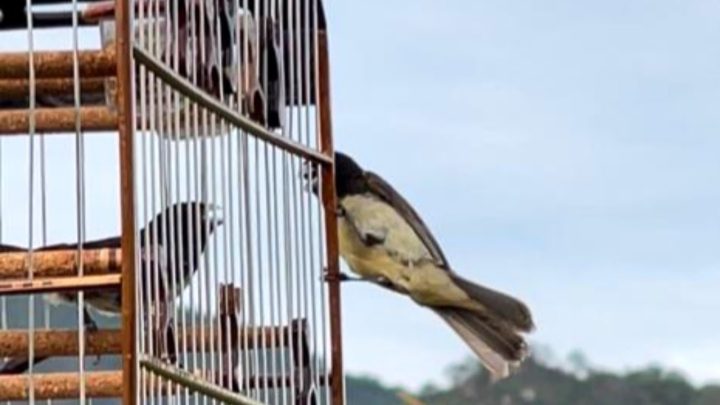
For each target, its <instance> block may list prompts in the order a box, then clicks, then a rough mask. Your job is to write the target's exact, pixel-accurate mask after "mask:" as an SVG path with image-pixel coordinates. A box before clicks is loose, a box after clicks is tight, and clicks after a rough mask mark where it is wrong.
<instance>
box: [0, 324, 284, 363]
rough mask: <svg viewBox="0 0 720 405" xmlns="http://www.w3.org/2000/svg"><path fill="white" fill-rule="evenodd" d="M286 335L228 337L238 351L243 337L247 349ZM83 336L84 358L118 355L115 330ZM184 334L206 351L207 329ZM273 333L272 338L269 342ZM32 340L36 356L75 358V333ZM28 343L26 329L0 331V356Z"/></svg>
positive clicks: (19, 353) (271, 330) (22, 350)
mask: <svg viewBox="0 0 720 405" xmlns="http://www.w3.org/2000/svg"><path fill="white" fill-rule="evenodd" d="M288 332H289V329H288V328H287V327H263V328H246V329H245V331H244V332H243V333H241V334H240V336H238V335H237V333H238V332H237V330H234V331H232V333H231V335H230V342H229V343H230V345H231V346H232V348H233V349H234V350H241V349H242V348H243V347H244V343H245V337H246V336H247V344H248V348H249V349H257V348H262V347H267V348H270V347H272V348H280V347H284V346H287V345H289V339H288V338H287V334H288ZM86 333H87V335H86V336H87V339H86V345H85V354H86V355H88V356H90V355H99V354H108V355H115V354H120V352H121V343H122V337H121V332H120V330H119V329H102V330H99V331H97V332H86ZM185 333H186V335H185V336H186V339H187V341H188V342H192V341H193V337H194V339H195V341H196V342H197V344H198V347H199V349H200V351H206V352H207V351H210V348H211V347H210V345H211V343H210V330H209V329H207V328H206V329H202V328H197V329H190V330H188V331H186V332H185ZM273 334H274V335H275V338H274V339H271V336H273ZM280 334H283V335H284V336H285V337H284V339H283V345H282V346H281V345H280V339H279V336H280ZM263 336H264V337H263ZM203 337H204V339H203ZM33 340H34V347H33V350H34V351H35V355H37V356H77V355H78V343H79V341H78V333H77V331H76V330H36V331H35V332H34V334H33ZM28 342H29V339H28V332H27V330H17V329H12V330H0V357H24V356H27V354H28ZM212 343H213V345H214V346H217V342H216V341H214V342H212ZM191 346H192V345H188V352H191V351H193V350H194V348H193V347H191ZM221 346H222V347H221V348H222V349H223V350H227V342H226V341H225V339H223V342H222V343H221ZM215 349H216V350H217V349H218V348H217V347H215Z"/></svg>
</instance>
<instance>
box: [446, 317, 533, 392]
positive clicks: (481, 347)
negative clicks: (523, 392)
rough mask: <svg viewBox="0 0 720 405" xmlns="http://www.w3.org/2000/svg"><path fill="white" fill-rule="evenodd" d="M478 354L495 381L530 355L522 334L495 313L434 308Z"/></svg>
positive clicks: (506, 374) (511, 370)
mask: <svg viewBox="0 0 720 405" xmlns="http://www.w3.org/2000/svg"><path fill="white" fill-rule="evenodd" d="M433 310H434V311H435V313H437V314H438V315H440V317H441V318H442V319H443V320H444V321H445V322H447V323H448V325H450V327H451V328H452V329H453V330H454V331H455V333H457V334H458V335H459V336H460V338H461V339H462V340H463V341H465V343H466V344H467V345H468V346H469V347H470V349H472V351H473V352H474V353H475V354H476V355H477V356H478V358H479V359H480V362H482V364H483V365H484V366H485V367H486V368H487V369H488V370H489V371H490V374H491V377H492V380H493V381H496V380H499V379H502V378H505V377H507V376H509V375H510V374H511V373H512V372H513V371H514V370H515V369H516V368H517V366H518V365H519V364H520V363H521V362H522V361H523V360H524V359H525V357H526V356H527V353H528V350H527V344H526V343H525V341H524V340H523V338H522V336H520V335H519V334H518V333H516V332H515V331H514V330H513V329H512V328H510V327H508V326H507V324H505V323H504V322H502V321H499V320H497V319H495V317H494V316H492V315H487V316H486V315H482V314H479V313H477V312H474V311H470V310H467V309H458V308H449V307H442V308H433Z"/></svg>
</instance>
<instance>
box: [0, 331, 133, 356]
mask: <svg viewBox="0 0 720 405" xmlns="http://www.w3.org/2000/svg"><path fill="white" fill-rule="evenodd" d="M85 333H86V335H85V337H86V339H85V347H86V348H85V354H86V355H100V354H119V353H120V346H121V338H120V331H119V330H113V329H103V330H98V331H96V332H85ZM33 340H34V346H33V348H34V354H35V356H37V357H48V356H77V355H78V348H79V339H78V333H77V330H36V331H35V333H34V334H33ZM29 343H30V341H29V340H28V333H27V330H24V329H23V330H2V331H0V357H27V355H28V346H29Z"/></svg>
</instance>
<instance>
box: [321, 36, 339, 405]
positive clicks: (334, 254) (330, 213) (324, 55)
mask: <svg viewBox="0 0 720 405" xmlns="http://www.w3.org/2000/svg"><path fill="white" fill-rule="evenodd" d="M318 48H319V49H318V59H319V66H318V68H319V76H320V80H319V90H320V103H319V106H320V147H321V150H322V151H323V153H325V154H327V155H330V156H332V154H333V153H334V149H333V138H332V119H331V112H330V111H331V109H330V60H329V59H330V58H329V54H328V41H327V33H326V32H325V31H320V32H319V33H318ZM323 169H324V170H322V200H323V208H324V214H325V235H326V240H327V251H326V255H327V266H328V269H327V273H328V277H329V281H328V283H329V300H330V339H331V344H332V370H331V373H332V374H331V391H332V399H333V405H343V404H344V403H345V388H344V384H345V381H344V375H343V357H342V316H341V310H342V305H341V296H340V277H339V276H340V266H339V262H338V260H339V259H338V257H339V246H338V236H337V217H336V210H337V202H336V196H335V180H334V179H335V175H334V165H333V167H332V169H328V168H323Z"/></svg>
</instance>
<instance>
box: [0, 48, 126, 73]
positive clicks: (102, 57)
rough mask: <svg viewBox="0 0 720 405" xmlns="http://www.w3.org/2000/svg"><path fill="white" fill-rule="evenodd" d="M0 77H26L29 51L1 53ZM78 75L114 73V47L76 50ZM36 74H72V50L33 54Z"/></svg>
mask: <svg viewBox="0 0 720 405" xmlns="http://www.w3.org/2000/svg"><path fill="white" fill-rule="evenodd" d="M0 58H1V59H2V63H0V79H27V77H28V75H29V72H28V70H29V66H30V62H29V59H30V55H29V53H28V52H5V53H0ZM78 58H79V59H78V60H79V62H80V63H79V68H80V77H83V78H87V77H108V76H113V75H115V72H116V60H115V50H114V49H113V48H112V47H109V48H107V49H103V50H93V51H79V52H78ZM33 66H34V67H35V77H36V78H70V77H73V52H72V51H42V52H35V53H34V54H33Z"/></svg>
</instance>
